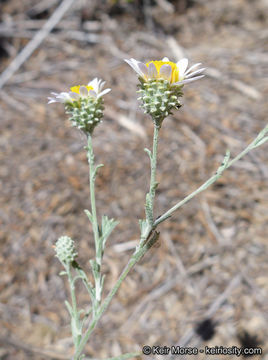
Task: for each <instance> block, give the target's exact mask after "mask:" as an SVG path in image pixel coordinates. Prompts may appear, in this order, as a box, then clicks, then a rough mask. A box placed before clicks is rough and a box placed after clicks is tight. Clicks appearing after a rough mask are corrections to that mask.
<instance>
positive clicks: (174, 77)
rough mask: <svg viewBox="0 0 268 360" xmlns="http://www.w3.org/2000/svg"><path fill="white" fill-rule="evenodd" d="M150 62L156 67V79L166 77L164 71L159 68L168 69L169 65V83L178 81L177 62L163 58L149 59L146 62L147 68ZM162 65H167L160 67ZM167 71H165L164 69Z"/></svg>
mask: <svg viewBox="0 0 268 360" xmlns="http://www.w3.org/2000/svg"><path fill="white" fill-rule="evenodd" d="M150 64H153V65H154V66H155V68H156V71H157V76H156V77H155V78H156V79H163V78H166V76H165V72H164V71H161V69H165V68H166V69H168V67H170V69H169V71H168V72H169V74H168V77H169V80H170V83H171V84H172V83H175V82H177V81H179V69H178V67H177V64H175V63H174V62H172V61H163V60H153V61H149V62H147V63H146V66H147V68H148V69H149V66H150ZM163 65H167V66H168V67H167V66H166V67H164V68H162V66H163ZM166 73H167V71H166Z"/></svg>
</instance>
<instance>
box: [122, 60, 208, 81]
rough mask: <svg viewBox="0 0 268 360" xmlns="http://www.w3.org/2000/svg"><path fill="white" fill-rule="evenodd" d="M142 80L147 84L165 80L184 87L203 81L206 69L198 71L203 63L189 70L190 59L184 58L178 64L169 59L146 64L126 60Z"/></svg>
mask: <svg viewBox="0 0 268 360" xmlns="http://www.w3.org/2000/svg"><path fill="white" fill-rule="evenodd" d="M125 61H126V62H127V63H128V64H129V65H130V66H131V67H132V69H133V70H135V71H136V73H137V74H138V75H139V76H140V78H141V79H142V80H143V81H145V82H147V81H149V80H156V79H164V80H168V81H169V83H170V84H172V85H184V84H187V83H189V82H192V81H195V80H198V79H201V78H202V77H204V76H205V75H199V74H201V73H202V72H203V71H204V70H205V68H202V69H198V70H195V71H193V70H194V69H197V68H198V67H199V66H200V65H201V63H197V64H194V65H193V66H191V67H190V68H189V69H188V70H187V67H188V59H186V58H183V59H181V60H179V61H178V62H177V63H174V62H171V61H169V59H168V58H167V57H164V58H163V59H162V60H159V61H158V60H157V61H149V62H147V63H146V64H144V63H142V62H141V61H137V60H135V59H130V60H128V59H125Z"/></svg>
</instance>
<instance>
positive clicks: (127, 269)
mask: <svg viewBox="0 0 268 360" xmlns="http://www.w3.org/2000/svg"><path fill="white" fill-rule="evenodd" d="M157 239H158V234H157V233H156V234H155V236H152V237H151V239H149V241H148V242H147V243H146V244H145V245H144V246H143V247H142V248H140V249H139V250H137V251H136V252H135V253H134V254H133V255H132V256H131V258H130V260H129V262H128V263H127V265H126V267H125V268H124V270H123V271H122V273H121V275H120V276H119V278H118V280H117V281H116V283H115V285H114V287H113V288H112V289H111V290H110V292H109V294H108V295H107V297H106V299H105V300H104V302H103V304H102V305H101V307H100V308H99V310H98V312H97V314H96V316H95V317H94V319H93V320H92V322H91V324H90V325H89V327H88V329H87V331H86V333H85V335H84V336H83V338H82V340H81V341H80V344H79V347H78V349H76V352H75V355H74V360H78V359H79V356H80V354H81V353H82V351H83V349H84V347H85V345H86V343H87V341H88V339H89V337H90V335H91V333H92V332H93V330H94V329H95V327H96V325H97V323H98V321H99V320H100V318H101V317H102V315H103V313H104V312H105V310H106V309H107V307H108V306H109V304H110V302H111V300H112V298H113V297H114V295H115V294H116V292H117V290H118V289H119V287H120V285H121V283H122V282H123V281H124V279H125V278H126V277H127V275H128V273H129V272H130V270H131V269H132V268H133V266H134V265H135V264H136V263H137V262H138V261H139V260H140V259H141V258H142V257H143V255H144V254H145V253H146V252H147V251H148V250H149V249H150V248H151V247H152V246H153V244H154V243H155V242H156V241H157Z"/></svg>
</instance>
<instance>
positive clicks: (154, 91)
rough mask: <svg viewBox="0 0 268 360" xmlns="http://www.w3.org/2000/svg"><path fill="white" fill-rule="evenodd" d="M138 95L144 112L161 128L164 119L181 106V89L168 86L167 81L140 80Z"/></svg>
mask: <svg viewBox="0 0 268 360" xmlns="http://www.w3.org/2000/svg"><path fill="white" fill-rule="evenodd" d="M140 80H141V79H140ZM138 93H139V94H140V97H139V100H141V101H142V107H143V109H144V112H145V113H147V114H149V115H151V116H152V118H153V120H154V121H155V123H156V125H158V126H161V124H162V121H163V120H164V118H166V117H167V116H168V115H169V114H171V111H172V110H173V109H179V108H180V107H181V106H182V105H181V103H180V100H179V98H180V97H181V96H183V92H182V90H181V87H180V86H176V85H172V84H170V82H169V81H168V80H164V79H157V80H154V79H153V80H149V81H147V82H145V81H142V80H141V84H140V85H139V90H138Z"/></svg>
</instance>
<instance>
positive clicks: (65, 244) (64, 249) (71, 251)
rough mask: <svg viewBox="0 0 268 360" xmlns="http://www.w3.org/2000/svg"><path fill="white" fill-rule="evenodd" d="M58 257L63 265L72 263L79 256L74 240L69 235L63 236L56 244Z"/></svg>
mask: <svg viewBox="0 0 268 360" xmlns="http://www.w3.org/2000/svg"><path fill="white" fill-rule="evenodd" d="M55 251H56V257H57V258H58V259H59V260H60V261H61V263H62V264H63V265H65V264H70V263H72V262H73V261H74V260H75V258H76V257H77V252H76V250H75V246H74V241H73V240H72V239H71V238H70V237H69V236H61V237H60V238H59V239H58V240H57V242H56V245H55Z"/></svg>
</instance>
